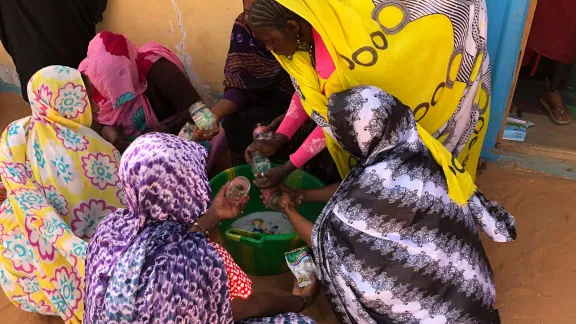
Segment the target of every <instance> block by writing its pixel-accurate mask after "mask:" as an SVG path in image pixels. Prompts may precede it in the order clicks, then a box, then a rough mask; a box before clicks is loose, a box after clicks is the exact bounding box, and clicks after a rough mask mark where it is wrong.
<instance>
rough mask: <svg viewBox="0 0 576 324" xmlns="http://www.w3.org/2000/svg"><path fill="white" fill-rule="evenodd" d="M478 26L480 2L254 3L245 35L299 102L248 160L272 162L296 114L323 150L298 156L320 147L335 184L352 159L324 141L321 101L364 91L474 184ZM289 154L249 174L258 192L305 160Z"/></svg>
mask: <svg viewBox="0 0 576 324" xmlns="http://www.w3.org/2000/svg"><path fill="white" fill-rule="evenodd" d="M486 19H487V18H486V5H485V1H484V0H477V1H462V0H445V1H437V0H373V1H371V0H354V1H351V0H255V2H254V5H253V6H252V8H251V10H250V13H249V25H250V28H251V29H252V31H253V32H254V34H255V35H256V37H258V38H259V39H260V40H262V41H263V42H264V43H265V44H266V46H267V48H268V49H269V50H272V51H273V52H274V53H275V55H276V57H277V59H278V61H279V62H280V63H281V64H282V66H283V67H284V69H286V71H288V73H289V74H290V75H291V76H292V78H293V81H294V83H295V87H296V89H297V91H296V92H297V93H298V96H299V99H300V100H298V101H299V102H298V103H294V105H293V107H294V109H293V110H289V112H288V114H287V117H286V118H285V119H284V121H283V122H282V125H280V128H279V129H278V132H276V134H275V136H274V137H273V138H272V139H271V140H264V141H263V140H260V141H256V144H257V145H256V146H252V147H251V148H249V149H248V152H250V151H251V150H257V149H258V150H261V151H263V152H264V153H265V154H272V153H274V152H275V151H276V150H277V149H278V148H279V147H280V146H281V145H283V144H284V143H286V142H287V141H288V140H289V137H290V136H289V133H290V131H286V129H289V128H290V127H289V126H286V125H285V124H287V123H296V124H297V123H299V122H298V121H294V118H289V117H290V116H291V115H292V116H298V113H299V111H298V109H297V106H298V105H301V106H302V108H301V109H302V110H303V111H305V112H306V113H307V115H308V116H310V117H311V118H312V119H313V120H314V121H316V123H317V124H318V127H319V128H321V129H322V131H323V135H324V136H323V138H322V140H323V141H325V144H324V146H322V145H323V144H322V141H321V140H319V139H314V140H312V141H310V142H309V143H312V142H314V143H317V145H310V146H308V147H306V148H304V149H305V150H306V151H308V152H312V153H314V152H317V151H318V149H319V148H323V147H327V148H328V149H329V151H330V153H331V155H332V157H333V158H334V161H335V162H336V164H337V166H338V170H339V172H340V175H341V176H342V177H345V176H346V175H347V174H348V172H349V170H350V167H351V166H353V165H354V164H355V159H354V158H352V157H350V155H349V154H347V153H346V152H345V151H344V150H343V149H342V148H341V147H340V145H339V144H338V143H337V141H335V140H334V138H333V135H332V134H331V131H330V123H329V121H328V119H327V105H328V98H329V97H330V96H331V95H332V94H334V93H339V92H341V91H343V90H345V89H349V88H352V87H355V86H359V85H369V86H376V87H379V88H381V89H384V90H385V91H386V92H388V93H390V94H391V95H393V96H395V97H397V98H398V99H400V100H401V101H402V102H404V103H405V104H406V105H408V106H409V107H410V108H411V109H412V111H413V112H414V115H415V118H416V121H417V122H418V123H419V124H420V125H421V127H422V128H424V129H425V130H426V131H427V132H428V133H430V134H432V135H433V136H434V137H435V138H437V139H438V140H439V141H440V142H441V143H442V144H443V145H444V146H445V147H446V148H447V149H448V151H450V152H451V153H452V155H453V157H454V158H455V159H457V160H459V161H460V163H461V164H462V165H463V166H464V167H465V169H466V170H467V171H468V172H469V173H470V174H471V175H472V177H473V178H474V177H475V175H476V167H477V164H478V160H479V157H480V151H481V148H482V143H483V141H484V136H485V134H486V129H487V123H488V119H489V106H490V68H489V59H488V52H487V49H486V36H487V20H486ZM300 115H301V114H300ZM269 130H272V127H270V128H269ZM287 133H288V135H287ZM320 134H321V133H320ZM310 147H312V148H313V149H310ZM297 153H298V152H297ZM297 153H295V155H294V156H292V157H291V159H290V160H291V161H289V162H287V163H286V164H285V165H283V166H281V167H278V168H275V169H272V170H269V171H267V172H265V173H262V174H258V175H257V177H258V178H263V179H261V180H260V182H259V185H260V186H262V187H264V188H266V187H273V186H276V185H277V184H279V183H280V182H281V181H282V179H283V178H284V177H285V176H287V174H288V173H289V172H291V171H293V170H294V169H295V168H296V167H297V165H298V164H301V162H302V161H303V159H305V158H302V157H301V156H299V155H298V154H297ZM295 162H298V163H295Z"/></svg>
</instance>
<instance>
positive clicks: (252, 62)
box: [224, 13, 294, 101]
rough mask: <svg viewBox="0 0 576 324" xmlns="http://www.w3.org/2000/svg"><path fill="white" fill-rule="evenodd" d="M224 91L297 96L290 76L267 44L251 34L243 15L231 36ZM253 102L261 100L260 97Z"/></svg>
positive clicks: (236, 23)
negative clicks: (238, 90) (236, 90)
mask: <svg viewBox="0 0 576 324" xmlns="http://www.w3.org/2000/svg"><path fill="white" fill-rule="evenodd" d="M224 87H225V88H226V89H229V88H238V89H243V90H248V92H255V93H256V94H257V93H265V94H268V95H269V96H270V98H274V97H278V96H280V97H282V96H289V97H291V96H292V94H294V87H293V86H292V82H291V81H290V76H289V75H288V73H286V71H284V69H283V68H282V66H281V65H280V63H278V60H276V58H275V57H274V55H272V53H271V52H270V51H268V50H267V49H266V46H265V45H264V43H262V42H261V41H260V40H258V39H257V38H256V37H255V36H254V35H253V34H252V31H251V30H250V29H249V28H248V24H247V23H246V21H245V18H244V13H241V14H240V15H239V16H238V18H236V21H235V22H234V27H233V28H232V34H231V35H230V49H229V50H228V57H227V58H226V65H225V67H224ZM274 93H275V95H274ZM253 98H256V99H258V96H253ZM278 100H279V98H276V101H278Z"/></svg>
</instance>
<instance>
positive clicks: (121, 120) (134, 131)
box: [79, 31, 186, 138]
mask: <svg viewBox="0 0 576 324" xmlns="http://www.w3.org/2000/svg"><path fill="white" fill-rule="evenodd" d="M161 58H163V59H166V60H168V61H170V62H172V63H173V64H175V65H176V66H178V67H179V68H180V69H181V71H182V73H186V72H185V71H184V66H183V65H182V62H181V61H180V59H179V58H178V57H177V56H176V55H175V54H174V53H172V52H171V51H170V50H169V49H167V48H165V47H163V46H161V45H159V44H157V43H154V42H149V43H147V44H145V45H144V46H142V47H140V48H138V47H136V46H135V45H134V44H132V42H130V40H129V39H128V38H126V37H124V36H123V35H119V34H114V33H111V32H109V31H105V32H102V33H99V34H97V35H96V37H94V39H93V40H92V41H91V42H90V44H89V45H88V57H87V58H86V59H84V61H82V63H80V68H79V69H80V71H81V72H82V73H84V74H86V75H87V76H88V78H89V79H90V81H91V82H92V84H93V85H94V88H95V89H96V91H95V96H94V100H96V102H98V104H99V105H100V112H99V113H98V121H99V122H100V123H101V124H103V125H112V126H116V127H118V128H120V129H122V131H124V134H126V136H128V138H133V137H136V136H138V135H140V134H141V133H142V132H143V131H144V130H146V129H147V128H152V127H155V126H158V124H159V121H158V118H157V117H156V115H155V114H154V111H153V110H152V106H151V105H150V102H149V101H148V98H147V97H146V93H145V92H146V89H147V88H148V85H147V83H146V76H147V75H148V72H149V71H150V68H151V67H152V65H154V63H156V62H157V61H158V60H159V59H161Z"/></svg>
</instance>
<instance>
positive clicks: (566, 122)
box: [540, 98, 572, 125]
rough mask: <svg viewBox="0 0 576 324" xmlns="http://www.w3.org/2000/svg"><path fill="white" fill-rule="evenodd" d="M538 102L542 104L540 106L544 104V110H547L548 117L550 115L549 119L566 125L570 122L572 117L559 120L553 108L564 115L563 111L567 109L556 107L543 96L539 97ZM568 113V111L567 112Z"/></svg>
mask: <svg viewBox="0 0 576 324" xmlns="http://www.w3.org/2000/svg"><path fill="white" fill-rule="evenodd" d="M540 103H541V104H542V106H544V108H545V109H546V111H547V112H548V117H550V119H551V120H552V121H553V122H555V123H556V124H558V125H568V124H570V123H571V122H572V118H570V119H569V120H561V119H558V118H556V116H555V115H554V111H553V109H556V110H558V111H559V112H560V113H561V114H562V115H564V113H565V112H566V111H568V109H560V108H559V107H556V106H554V105H551V104H550V103H549V102H548V101H546V100H545V99H544V98H540ZM568 113H569V114H570V112H568ZM570 117H572V116H571V115H570Z"/></svg>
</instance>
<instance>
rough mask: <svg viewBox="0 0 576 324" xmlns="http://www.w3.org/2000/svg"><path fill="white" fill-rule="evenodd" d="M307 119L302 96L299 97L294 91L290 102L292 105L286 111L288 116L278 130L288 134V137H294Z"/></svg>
mask: <svg viewBox="0 0 576 324" xmlns="http://www.w3.org/2000/svg"><path fill="white" fill-rule="evenodd" d="M306 120H308V114H307V113H306V111H305V110H304V107H303V106H302V103H301V102H300V97H298V94H297V93H296V92H294V95H293V96H292V101H291V102H290V107H288V111H287V112H286V117H284V120H283V121H282V123H281V124H280V127H278V130H277V131H276V132H277V133H280V134H283V135H286V137H288V138H292V136H294V134H296V131H297V130H298V128H300V126H302V124H304V122H305V121H306Z"/></svg>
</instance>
